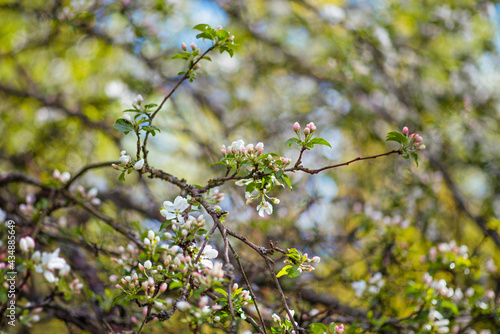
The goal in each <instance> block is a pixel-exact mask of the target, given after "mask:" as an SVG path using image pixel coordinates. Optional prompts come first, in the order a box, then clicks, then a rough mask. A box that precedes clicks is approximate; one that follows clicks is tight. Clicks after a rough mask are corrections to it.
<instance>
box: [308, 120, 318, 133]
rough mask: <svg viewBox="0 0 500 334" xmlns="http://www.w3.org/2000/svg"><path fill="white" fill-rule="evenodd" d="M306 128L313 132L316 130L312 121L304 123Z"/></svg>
mask: <svg viewBox="0 0 500 334" xmlns="http://www.w3.org/2000/svg"><path fill="white" fill-rule="evenodd" d="M306 128H309V129H310V130H311V132H314V131H316V125H314V123H313V122H311V123H309V124H307V125H306Z"/></svg>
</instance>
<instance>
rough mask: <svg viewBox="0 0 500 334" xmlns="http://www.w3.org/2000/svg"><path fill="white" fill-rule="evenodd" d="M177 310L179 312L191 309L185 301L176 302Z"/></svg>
mask: <svg viewBox="0 0 500 334" xmlns="http://www.w3.org/2000/svg"><path fill="white" fill-rule="evenodd" d="M176 305H177V308H178V309H179V310H181V311H185V310H187V309H189V308H190V307H191V304H189V303H188V302H186V301H180V302H177V304H176Z"/></svg>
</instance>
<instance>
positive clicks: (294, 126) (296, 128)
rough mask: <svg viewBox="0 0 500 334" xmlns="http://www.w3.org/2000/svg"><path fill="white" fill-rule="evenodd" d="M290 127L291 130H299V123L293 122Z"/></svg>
mask: <svg viewBox="0 0 500 334" xmlns="http://www.w3.org/2000/svg"><path fill="white" fill-rule="evenodd" d="M292 129H293V131H299V130H300V124H299V122H295V123H293V127H292Z"/></svg>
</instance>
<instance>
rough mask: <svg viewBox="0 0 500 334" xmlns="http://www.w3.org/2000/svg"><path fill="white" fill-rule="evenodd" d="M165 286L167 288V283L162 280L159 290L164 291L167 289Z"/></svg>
mask: <svg viewBox="0 0 500 334" xmlns="http://www.w3.org/2000/svg"><path fill="white" fill-rule="evenodd" d="M167 288H168V285H167V283H165V282H163V283H162V284H161V285H160V291H161V292H165V291H167Z"/></svg>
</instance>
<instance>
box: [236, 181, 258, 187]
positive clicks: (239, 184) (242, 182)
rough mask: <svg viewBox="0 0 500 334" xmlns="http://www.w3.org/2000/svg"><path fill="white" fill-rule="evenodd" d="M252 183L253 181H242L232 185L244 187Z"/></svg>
mask: <svg viewBox="0 0 500 334" xmlns="http://www.w3.org/2000/svg"><path fill="white" fill-rule="evenodd" d="M252 181H253V180H252V179H242V180H238V181H236V182H235V183H234V184H236V185H237V186H240V187H242V186H246V185H247V184H249V183H251V182H252Z"/></svg>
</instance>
